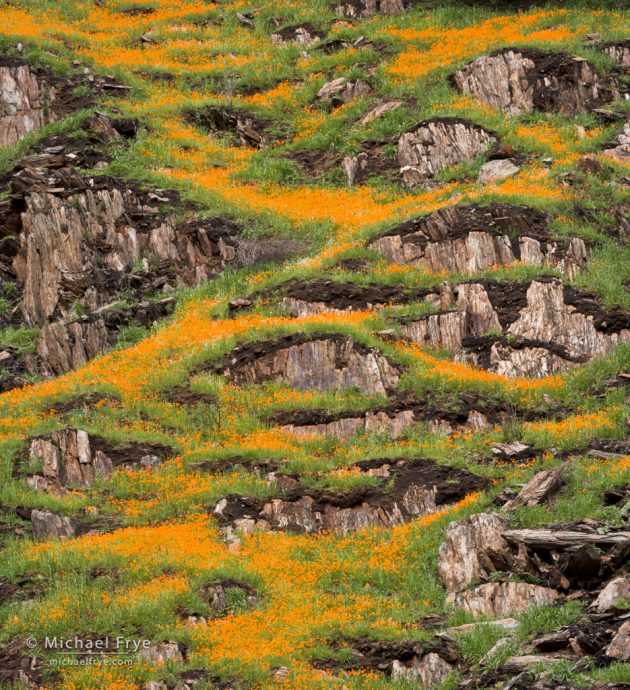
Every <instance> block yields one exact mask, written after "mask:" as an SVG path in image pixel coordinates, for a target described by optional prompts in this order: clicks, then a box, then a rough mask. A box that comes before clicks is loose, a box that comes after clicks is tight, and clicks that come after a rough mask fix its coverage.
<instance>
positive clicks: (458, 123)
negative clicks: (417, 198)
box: [397, 117, 498, 187]
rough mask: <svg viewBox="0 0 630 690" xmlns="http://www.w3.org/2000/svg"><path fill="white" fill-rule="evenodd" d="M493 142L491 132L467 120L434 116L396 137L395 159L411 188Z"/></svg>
mask: <svg viewBox="0 0 630 690" xmlns="http://www.w3.org/2000/svg"><path fill="white" fill-rule="evenodd" d="M497 142H498V139H497V137H496V136H495V135H494V134H492V133H491V132H489V131H488V130H486V129H484V128H483V127H481V126H480V125H477V124H475V123H474V122H470V121H469V120H463V119H460V118H453V117H442V118H434V119H432V120H425V121H424V122H420V123H419V124H417V125H415V126H414V127H412V128H411V129H410V130H409V131H407V132H405V133H404V134H403V135H402V136H401V137H400V139H399V140H398V152H397V161H398V164H399V166H400V172H401V174H402V177H403V180H404V181H405V184H406V185H407V186H408V187H415V186H416V185H419V184H422V183H423V182H426V181H427V180H429V179H430V178H432V177H433V176H434V175H435V174H436V173H437V172H439V171H440V170H443V169H445V168H448V167H450V166H452V165H458V164H459V163H464V162H466V161H471V160H473V159H474V158H476V157H477V156H479V155H481V154H482V153H485V152H486V151H487V150H488V149H489V148H490V147H491V146H492V145H493V144H496V143H497Z"/></svg>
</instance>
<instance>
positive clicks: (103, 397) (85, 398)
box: [47, 393, 118, 416]
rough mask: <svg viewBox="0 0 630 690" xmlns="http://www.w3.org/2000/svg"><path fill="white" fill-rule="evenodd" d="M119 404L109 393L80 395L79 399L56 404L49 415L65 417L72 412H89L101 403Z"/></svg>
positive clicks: (49, 410) (52, 406)
mask: <svg viewBox="0 0 630 690" xmlns="http://www.w3.org/2000/svg"><path fill="white" fill-rule="evenodd" d="M110 402H112V403H113V402H118V398H115V397H114V396H113V395H109V394H107V393H86V394H84V395H79V396H78V397H75V398H71V399H70V400H65V401H63V402H59V403H55V404H53V405H51V406H50V408H49V409H48V411H47V412H48V413H49V414H51V413H54V414H56V415H59V416H61V415H65V414H69V413H70V412H77V411H82V412H87V411H88V410H89V409H90V408H91V407H94V406H95V405H98V404H99V403H110Z"/></svg>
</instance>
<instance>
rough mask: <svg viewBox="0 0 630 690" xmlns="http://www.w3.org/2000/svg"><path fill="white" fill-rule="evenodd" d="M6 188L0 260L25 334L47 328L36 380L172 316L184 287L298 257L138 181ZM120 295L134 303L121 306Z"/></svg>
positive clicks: (28, 180) (45, 175)
mask: <svg viewBox="0 0 630 690" xmlns="http://www.w3.org/2000/svg"><path fill="white" fill-rule="evenodd" d="M41 162H42V163H43V164H46V165H47V164H49V163H51V160H50V159H48V158H45V159H43V160H42V161H41ZM52 164H53V165H54V161H53V162H52ZM10 185H11V192H12V194H11V196H10V198H9V199H8V200H7V201H5V202H0V204H1V207H0V235H2V236H3V237H6V238H7V241H5V242H4V245H3V253H4V255H3V257H2V259H3V265H4V267H5V271H6V273H7V276H8V278H9V279H12V280H13V281H14V282H15V283H17V285H18V286H19V288H20V290H21V295H22V296H21V300H20V303H19V305H20V310H21V314H22V323H23V325H24V326H26V327H28V328H40V329H41V332H40V336H39V339H38V342H37V353H38V355H39V360H40V365H39V368H38V370H37V372H32V373H44V374H60V373H64V372H67V371H69V370H70V369H73V368H76V367H78V366H80V365H82V364H84V363H85V362H86V361H88V360H89V359H91V358H92V357H95V356H97V355H99V354H102V353H103V352H105V351H107V350H108V349H109V348H110V347H111V346H112V345H113V344H114V343H115V342H116V340H117V336H118V332H119V330H120V329H121V328H122V327H124V326H125V325H127V324H129V323H135V324H139V325H142V326H150V325H152V324H153V323H154V322H155V321H156V320H157V319H159V318H161V317H164V316H165V315H167V314H169V313H170V312H171V311H172V309H173V307H174V299H173V297H171V296H170V293H171V292H173V291H174V290H175V289H176V288H178V287H184V286H189V285H195V284H199V283H201V282H203V281H205V280H207V279H208V278H210V277H212V276H214V275H216V274H217V273H218V272H219V271H221V270H222V269H223V268H224V267H226V266H228V265H230V266H235V267H236V266H239V265H240V266H243V265H251V264H254V263H257V262H259V261H265V260H270V259H273V258H278V257H280V256H286V255H287V252H291V251H295V243H293V244H292V243H291V242H288V243H287V242H281V241H279V240H275V239H268V240H266V239H261V240H252V239H249V238H244V237H242V236H241V232H242V228H241V226H240V225H238V224H237V223H236V222H234V221H232V220H230V219H227V218H206V219H196V218H194V217H193V216H192V214H193V210H194V209H193V208H192V207H190V206H186V205H185V204H183V203H182V202H181V200H180V198H179V195H178V194H177V193H176V192H166V191H164V190H153V191H151V190H149V191H145V190H143V189H142V188H141V187H140V186H139V185H138V184H137V183H134V182H132V181H127V182H123V181H121V180H117V179H113V178H109V177H91V178H87V177H84V176H82V175H79V174H78V173H76V172H75V171H74V170H73V169H71V168H65V167H62V168H56V167H53V168H47V167H43V168H25V169H22V170H20V171H18V172H16V173H15V174H14V175H13V176H12V177H11V181H10ZM167 204H170V205H171V206H172V207H175V208H174V209H173V210H169V211H165V210H164V208H165V206H166V205H167ZM177 210H179V211H184V213H187V215H188V219H185V220H184V221H182V220H181V219H180V218H179V216H178V215H177ZM103 257H104V258H103ZM123 293H124V296H125V300H129V299H130V296H131V295H134V296H135V299H136V302H135V304H132V306H119V303H120V300H121V297H122V295H123Z"/></svg>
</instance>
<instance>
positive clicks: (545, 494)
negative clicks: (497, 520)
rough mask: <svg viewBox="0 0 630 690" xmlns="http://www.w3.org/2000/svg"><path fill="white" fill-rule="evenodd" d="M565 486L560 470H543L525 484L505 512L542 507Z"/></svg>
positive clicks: (507, 504)
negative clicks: (542, 504) (541, 505)
mask: <svg viewBox="0 0 630 690" xmlns="http://www.w3.org/2000/svg"><path fill="white" fill-rule="evenodd" d="M563 486H564V481H563V479H562V474H561V472H560V471H559V470H542V471H541V472H537V473H536V474H535V475H534V476H533V477H532V478H531V479H530V480H529V481H528V482H527V484H525V486H524V487H523V488H522V489H521V491H520V492H519V494H518V496H516V498H514V499H512V500H511V501H508V502H507V503H506V504H505V505H504V506H503V510H516V509H517V508H521V507H527V508H529V507H531V506H536V505H540V504H541V503H544V502H546V501H548V500H549V499H550V498H551V497H552V496H554V495H555V494H557V493H558V491H560V489H561V488H562V487H563Z"/></svg>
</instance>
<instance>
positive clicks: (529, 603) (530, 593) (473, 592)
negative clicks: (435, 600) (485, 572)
mask: <svg viewBox="0 0 630 690" xmlns="http://www.w3.org/2000/svg"><path fill="white" fill-rule="evenodd" d="M558 599H559V594H558V592H556V590H554V589H550V588H548V587H541V586H540V585H530V584H527V583H525V582H488V583H486V584H483V585H479V587H475V588H474V589H469V590H465V591H463V592H451V594H449V595H448V596H447V598H446V603H447V604H448V605H449V606H453V607H455V608H459V609H463V610H464V611H466V612H467V613H469V614H471V615H473V616H491V617H498V616H506V615H507V614H510V613H524V612H525V611H529V609H532V608H535V607H537V606H551V605H552V604H555V603H556V602H557V601H558Z"/></svg>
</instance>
